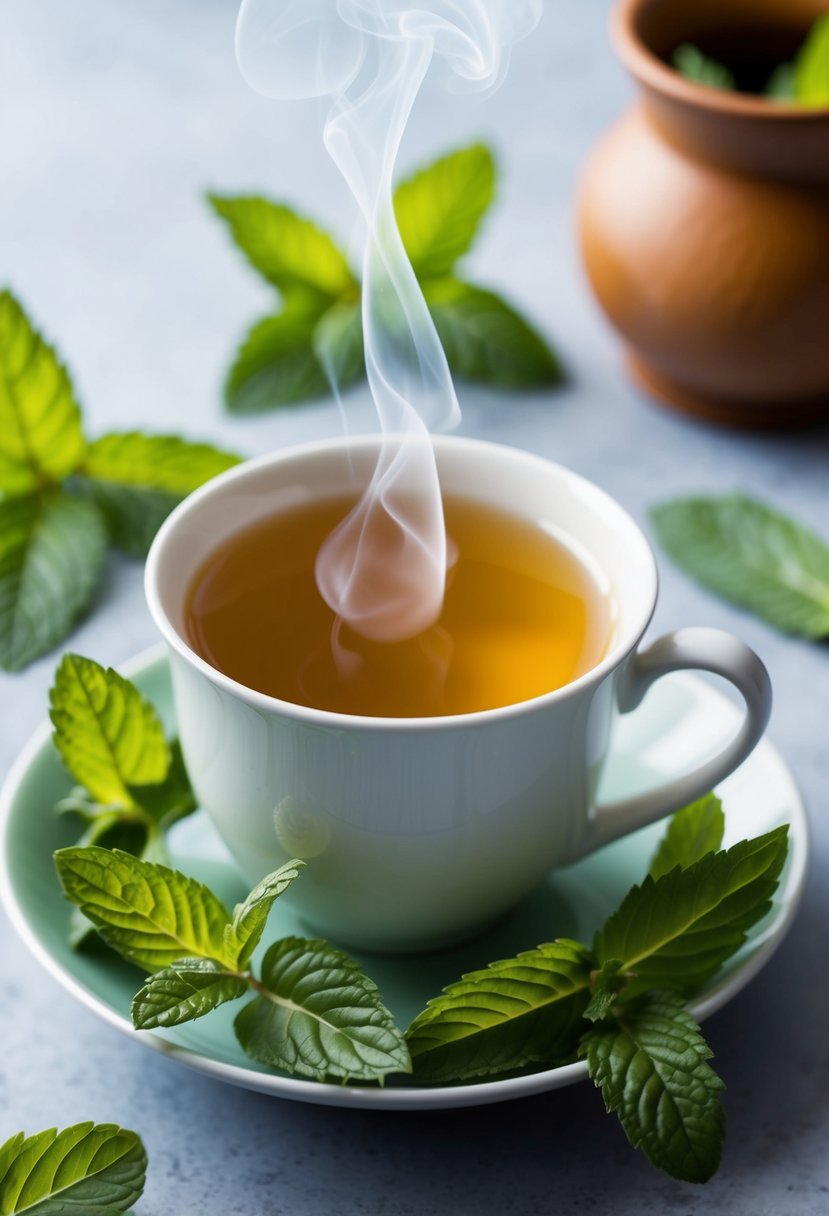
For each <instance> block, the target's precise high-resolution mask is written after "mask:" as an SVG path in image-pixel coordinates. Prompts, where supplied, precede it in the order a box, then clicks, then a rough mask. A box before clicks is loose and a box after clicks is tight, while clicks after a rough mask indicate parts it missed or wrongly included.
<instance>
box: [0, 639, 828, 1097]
mask: <svg viewBox="0 0 829 1216" xmlns="http://www.w3.org/2000/svg"><path fill="white" fill-rule="evenodd" d="M125 674H127V675H129V676H130V677H131V678H132V679H134V680H135V681H136V683H137V684H138V685H139V686H140V688H141V689H142V690H143V691H144V692H145V693H146V695H147V696H148V697H149V698H150V700H151V701H153V703H154V704H155V705H156V706H157V707H158V709H159V711H160V712H161V714H162V716H163V718H164V719H165V721H166V723H167V724H168V726H169V728H170V729H171V730H172V729H174V714H173V708H172V698H171V690H170V682H169V673H168V668H167V662H166V659H165V658H164V656H163V654H162V653H160V651H159V650H158V649H155V650H153V651H152V652H151V653H150V654H146V655H142V656H140V657H139V658H138V659H136V660H134V661H133V662H132V663H131V664H129V665H128V666H127V667H126V668H125ZM700 710H702V711H703V712H702V715H701V716H700ZM691 715H693V716H694V718H695V727H696V729H694V730H689V729H687V727H688V722H687V719H688V718H689V717H690V716H691ZM738 718H739V715H738V714H737V712H736V710H735V708H734V706H733V705H732V704H731V702H729V701H727V700H726V699H725V698H724V697H723V696H722V695H720V694H719V693H717V692H715V691H714V690H713V689H711V688H710V687H708V685H706V684H705V683H703V682H702V680H700V679H699V678H697V677H694V676H689V675H677V676H670V677H666V678H664V679H662V680H660V681H659V682H658V683H657V684H656V685H655V686H654V688H653V689H652V691H651V692H649V693H648V696H647V698H646V700H645V702H644V704H643V705H642V707H641V709H639V710H638V711H637V712H636V713H634V714H631V715H629V716H628V717H627V718H623V719H621V720H620V722H619V724H618V727H617V731H616V735H615V738H614V742H613V749H612V751H613V754H612V758H611V760H610V761H609V762H608V765H607V768H606V771H605V775H604V779H603V785H602V791H601V792H602V796H603V797H604V798H610V797H620V796H623V795H625V794H628V793H631V792H635V791H636V790H637V789H640V790H641V789H644V788H647V786H649V785H653V784H656V783H658V782H659V781H661V780H664V778H665V776H666V775H670V774H673V773H674V772H676V771H678V770H680V769H682V768H686V767H691V766H692V765H693V764H696V763H698V762H699V761H700V759H702V758H704V756H705V755H706V754H707V753H710V752H711V751H712V750H713V749H714V748H716V747H717V745H718V744H719V743H721V741H722V739H723V737H724V735H725V733H726V732H727V731H728V729H729V728H730V726H732V725H733V726H734V727H736V724H737V721H738ZM49 736H50V728H49V726H48V724H44V726H43V727H42V728H41V729H40V730H39V731H38V732H37V734H36V735H35V736H34V738H33V739H32V740H31V742H30V744H29V745H28V747H27V748H26V749H25V751H24V753H23V754H22V756H21V757H20V759H19V760H18V762H17V764H16V765H15V766H14V768H13V770H12V772H11V773H10V774H9V777H8V780H7V782H6V785H5V788H4V790H3V794H2V798H1V799H0V831H2V840H1V841H0V843H1V844H2V855H1V856H0V893H2V896H3V900H4V902H5V906H6V909H7V911H8V913H9V916H10V918H11V920H12V922H13V924H14V925H15V927H16V928H17V930H18V932H19V933H20V935H21V937H22V938H23V940H24V941H25V942H26V944H27V945H28V946H29V947H30V949H31V951H32V953H33V954H34V955H35V957H36V958H37V959H39V960H40V962H41V963H42V964H43V965H44V967H45V968H46V969H47V970H48V971H49V972H51V974H52V975H53V976H54V977H55V978H56V979H57V980H58V981H59V982H60V983H61V984H63V986H64V987H65V988H67V989H68V990H69V991H70V992H71V993H73V994H74V995H75V996H76V997H77V998H78V999H79V1000H80V1001H82V1002H83V1003H84V1004H85V1005H86V1006H88V1008H89V1009H91V1010H93V1012H95V1013H97V1014H98V1015H99V1016H100V1017H102V1018H104V1019H105V1020H106V1021H107V1022H110V1023H111V1024H112V1025H113V1026H117V1027H118V1028H119V1029H120V1030H123V1031H124V1032H125V1033H126V1034H128V1035H129V1036H130V1038H131V1039H133V1041H134V1042H137V1043H143V1044H144V1045H145V1046H148V1047H153V1048H155V1049H156V1050H157V1051H163V1052H165V1053H166V1054H167V1055H169V1056H172V1057H173V1058H174V1059H176V1060H179V1061H181V1062H182V1063H184V1064H188V1065H189V1066H190V1067H192V1068H197V1069H199V1070H200V1071H202V1072H206V1073H208V1074H210V1075H211V1076H214V1077H219V1078H221V1079H222V1080H225V1081H231V1082H233V1083H234V1084H237V1085H244V1086H247V1087H248V1088H250V1089H256V1090H260V1091H262V1092H264V1093H272V1094H276V1095H279V1096H280V1097H284V1098H294V1099H297V1100H300V1101H305V1102H319V1103H325V1104H329V1105H334V1106H354V1107H365V1108H368V1107H383V1108H396V1109H398V1110H400V1109H427V1108H430V1107H451V1106H472V1105H478V1104H483V1103H489V1102H500V1101H503V1100H505V1099H507V1098H518V1097H522V1096H525V1095H528V1094H534V1093H539V1092H541V1091H543V1090H547V1089H555V1088H557V1087H559V1086H562V1085H568V1084H570V1083H571V1082H573V1081H578V1080H581V1079H582V1078H583V1077H584V1076H585V1075H586V1073H585V1069H584V1065H582V1064H569V1065H566V1066H565V1067H561V1068H551V1069H546V1070H543V1071H539V1072H535V1073H532V1074H530V1075H525V1076H520V1077H509V1078H504V1079H502V1080H495V1081H491V1080H490V1081H484V1082H480V1083H478V1084H468V1085H457V1086H446V1087H442V1088H429V1089H427V1088H416V1087H414V1086H412V1085H411V1084H409V1083H405V1082H404V1083H401V1084H397V1083H394V1082H392V1081H390V1082H389V1084H388V1085H387V1086H386V1087H385V1088H384V1089H379V1088H370V1087H365V1088H360V1087H357V1086H354V1087H351V1086H342V1085H323V1084H319V1083H317V1082H314V1081H306V1080H298V1079H295V1078H292V1077H288V1076H284V1075H281V1074H278V1073H274V1072H269V1071H267V1070H265V1069H264V1068H262V1067H261V1066H259V1065H257V1064H256V1063H254V1062H253V1061H252V1060H250V1059H248V1057H247V1056H245V1055H244V1053H243V1052H242V1050H241V1048H240V1047H239V1046H238V1044H237V1043H236V1040H235V1038H234V1035H233V1028H232V1022H233V1017H234V1015H235V1008H234V1006H233V1005H226V1006H224V1007H223V1008H222V1009H219V1010H217V1011H216V1012H215V1013H213V1014H211V1015H210V1016H209V1017H207V1018H205V1019H203V1020H202V1021H198V1022H193V1023H190V1024H188V1025H185V1026H181V1027H178V1028H177V1029H175V1030H171V1031H166V1032H136V1031H134V1030H133V1029H132V1026H131V1023H130V1019H129V1009H130V1001H131V998H132V996H133V995H134V993H135V992H136V991H137V989H138V988H139V987H140V984H141V978H142V977H141V973H140V972H138V971H136V970H134V969H133V968H131V967H129V966H127V965H126V964H125V963H122V962H120V960H118V959H117V957H116V956H114V955H111V954H109V953H108V952H90V953H76V952H74V951H73V950H71V949H70V947H69V946H68V945H67V926H68V920H69V905H68V904H67V903H66V902H65V901H64V900H63V898H62V896H61V893H60V890H59V887H58V882H57V878H56V876H55V872H54V868H53V865H52V851H53V850H54V849H56V848H60V847H62V846H63V845H67V844H71V843H74V840H75V839H76V837H77V825H73V824H72V823H71V822H69V821H68V817H66V816H58V815H57V814H55V812H54V811H53V809H52V808H53V807H54V805H55V803H56V801H57V800H58V799H59V798H61V797H62V796H63V795H65V794H66V792H67V790H68V789H69V786H70V784H71V782H70V780H69V778H68V777H67V775H66V773H65V772H64V770H63V768H62V766H61V763H60V761H59V760H58V757H57V754H56V753H55V751H54V749H53V747H52V744H51V741H50V737H49ZM718 793H719V794H720V796H721V797H722V799H723V802H724V805H725V809H726V821H727V828H726V843H727V844H728V843H732V842H733V841H735V840H739V839H741V838H743V837H745V836H750V835H759V834H760V833H762V832H765V831H768V830H769V829H770V828H772V827H774V826H776V825H777V824H780V823H789V824H790V825H791V848H790V854H789V860H788V863H787V866H786V870H785V872H784V875H783V878H782V881H781V884H780V888H779V889H778V891H777V894H776V895H775V897H774V905H773V908H772V910H771V912H770V913H769V914H768V916H767V917H766V918H765V919H764V921H763V922H762V923H761V924H760V925H758V926H756V928H755V930H754V931H753V932H752V935H751V939H750V941H749V942H747V943H746V945H745V946H744V947H743V949H742V950H741V951H740V952H739V953H738V954H737V955H736V956H735V957H734V958H733V959H731V960H730V961H729V963H728V964H727V966H726V967H725V968H724V969H723V970H722V972H721V973H720V974H719V975H718V976H717V977H716V978H715V979H714V980H713V981H712V982H711V984H709V985H708V987H707V988H706V989H705V991H704V992H703V993H702V994H701V995H700V996H698V997H697V998H696V999H695V1001H694V1002H693V1004H692V1006H691V1008H692V1009H693V1011H694V1013H695V1014H696V1016H697V1017H700V1018H702V1017H705V1016H707V1015H708V1014H709V1013H712V1012H713V1011H714V1010H715V1009H718V1008H719V1007H720V1006H721V1005H723V1004H724V1003H725V1002H726V1001H728V1000H730V999H731V997H733V996H734V995H735V994H736V993H737V992H739V990H740V989H741V988H742V987H743V986H744V985H745V984H747V983H748V981H749V980H750V979H751V978H752V977H753V976H754V975H756V973H757V972H758V971H759V969H760V968H761V967H762V966H763V964H764V963H766V962H767V961H768V959H769V957H770V956H771V954H772V952H773V951H774V949H775V948H776V947H777V945H779V943H780V941H781V940H782V938H783V937H784V935H785V933H786V931H787V930H788V928H789V926H790V925H791V923H792V919H793V917H794V914H795V911H796V908H797V904H798V901H799V898H800V895H801V892H802V889H803V884H804V880H805V875H806V867H807V861H808V854H809V834H808V828H807V823H806V817H805V812H804V809H803V805H802V802H801V799H800V795H799V793H798V791H797V788H796V786H795V784H794V782H793V780H792V778H791V775H790V773H789V771H788V769H787V768H786V765H785V764H784V763H783V761H782V759H781V758H780V756H779V755H778V753H777V752H776V751H775V749H774V748H773V747H772V746H771V745H770V744H769V743H761V744H760V746H759V747H758V748H757V750H756V751H755V752H754V754H753V755H752V756H751V757H750V758H749V759H748V760H747V761H746V762H745V764H743V765H742V767H741V768H740V769H739V770H738V771H737V772H736V773H735V774H733V776H732V777H730V778H729V779H728V780H727V781H725V782H724V783H723V785H722V786H721V787H720V789H719V790H718ZM660 834H661V828H660V826H659V825H656V826H655V827H651V828H646V829H645V830H643V831H641V832H638V833H636V834H635V835H632V836H629V837H627V838H626V839H624V840H621V841H618V842H617V843H615V844H613V845H610V846H608V847H607V848H605V849H603V850H601V851H600V852H598V853H595V854H593V855H592V856H591V857H588V858H586V859H585V860H584V861H581V862H579V863H578V864H577V865H574V866H570V867H568V868H567V869H565V870H560V871H558V873H556V874H555V875H552V876H551V877H550V878H549V880H548V881H547V883H546V884H545V885H544V887H543V888H542V889H541V890H539V891H538V892H536V894H535V895H533V896H532V897H531V898H530V899H529V900H527V901H526V902H525V903H524V904H523V905H522V906H521V907H520V908H518V909H517V910H516V911H515V912H514V913H512V915H511V916H509V917H508V918H507V919H506V920H504V921H502V922H501V924H499V925H498V926H497V927H496V928H495V929H493V930H492V931H491V932H489V933H488V934H487V935H486V936H485V937H482V938H478V939H477V940H476V941H474V942H472V943H470V944H469V945H467V946H464V947H462V948H460V949H454V950H449V951H444V952H441V953H435V954H430V955H422V956H419V957H416V958H402V959H394V958H387V957H378V956H364V958H363V959H362V962H363V964H364V966H365V968H366V970H367V971H368V973H369V974H370V975H371V976H372V978H373V979H374V980H375V981H376V982H377V983H378V985H379V987H380V991H381V993H382V994H383V997H384V999H385V1001H386V1003H387V1004H388V1005H389V1007H390V1008H391V1010H392V1011H393V1013H394V1014H395V1016H396V1017H397V1019H398V1022H399V1023H400V1024H401V1025H406V1024H407V1023H408V1021H409V1020H410V1019H411V1018H412V1017H413V1016H414V1014H415V1013H417V1012H418V1011H419V1010H420V1009H421V1008H422V1007H423V1005H424V1004H425V1002H426V1001H427V999H428V998H429V997H431V996H434V995H436V994H437V993H438V992H439V991H440V989H441V988H442V987H443V985H444V984H447V983H449V982H451V981H452V980H454V979H456V978H458V977H459V976H460V975H461V973H462V972H464V971H468V970H470V969H472V968H475V967H482V966H485V965H486V964H487V963H489V962H492V961H494V960H495V959H498V958H505V957H509V956H510V955H512V954H514V953H516V952H517V951H519V950H524V949H529V948H531V947H533V946H535V945H537V944H538V943H539V942H542V941H549V940H551V939H552V938H555V937H575V938H580V939H581V940H584V941H589V940H590V938H591V935H592V933H593V931H594V930H595V929H596V928H597V927H598V926H599V925H600V924H601V923H602V921H603V920H604V918H605V917H606V916H607V915H608V913H609V912H611V911H612V910H613V909H614V908H615V906H616V905H617V903H618V902H619V900H620V898H621V897H622V896H623V895H624V893H625V892H626V891H627V889H628V888H629V887H630V886H631V885H632V884H633V883H635V882H638V881H640V880H641V879H642V878H643V877H644V875H645V873H646V872H647V868H648V863H649V859H650V856H651V854H652V851H653V849H654V847H655V844H656V842H657V840H658V839H659V836H660ZM170 845H171V851H172V853H173V857H174V861H175V864H176V865H177V866H178V867H180V868H181V869H182V870H185V871H186V872H188V873H191V874H195V875H197V876H198V877H199V878H201V879H203V880H204V881H206V882H208V883H210V885H211V886H213V887H214V888H215V889H216V890H217V891H218V893H219V894H220V895H221V896H223V897H224V899H225V900H226V901H227V902H230V903H232V902H233V901H234V900H236V899H239V898H241V897H242V896H243V895H244V893H245V888H244V886H243V884H242V883H241V881H240V880H239V878H238V877H237V875H236V873H235V871H234V869H233V866H232V863H231V862H230V861H229V859H228V856H227V854H226V852H225V850H224V847H223V845H222V844H221V842H220V841H219V839H218V837H217V836H216V834H215V832H214V831H213V829H212V827H211V825H210V823H209V822H208V821H207V819H206V818H205V817H204V816H203V815H202V814H197V815H194V816H193V817H192V818H191V819H188V820H185V821H183V822H182V823H181V824H180V825H179V826H178V828H177V829H176V831H175V832H174V834H173V836H172V839H171V841H170ZM292 933H299V934H302V935H307V934H308V930H307V929H306V928H305V926H304V925H303V924H302V923H301V922H300V921H298V920H297V918H296V917H295V916H294V914H293V913H292V912H291V911H290V910H289V909H288V908H286V907H285V905H284V904H281V903H277V904H276V905H275V907H274V910H273V912H272V914H271V917H270V921H269V923H268V928H267V932H266V943H267V942H270V941H272V940H274V939H276V938H279V937H284V936H286V935H287V934H292Z"/></svg>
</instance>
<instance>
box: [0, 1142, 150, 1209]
mask: <svg viewBox="0 0 829 1216" xmlns="http://www.w3.org/2000/svg"><path fill="white" fill-rule="evenodd" d="M146 1173H147V1154H146V1152H145V1150H144V1146H143V1144H142V1143H141V1140H140V1138H139V1137H138V1135H137V1134H136V1133H135V1132H132V1131H128V1130H127V1129H126V1128H123V1127H117V1126H116V1125H115V1124H114V1123H98V1124H95V1123H76V1124H75V1125H74V1126H73V1127H67V1128H64V1129H63V1131H58V1130H57V1129H56V1128H50V1129H49V1130H47V1131H43V1132H38V1133H37V1134H36V1135H33V1136H27V1135H26V1134H25V1132H18V1133H17V1135H14V1136H12V1137H11V1138H10V1139H9V1140H7V1141H6V1143H5V1144H4V1145H2V1147H0V1212H2V1213H4V1216H18V1214H20V1216H22V1214H23V1213H25V1212H31V1213H37V1216H70V1213H73V1214H75V1216H122V1214H123V1213H124V1212H126V1211H127V1210H128V1209H129V1208H131V1207H132V1205H133V1204H134V1203H135V1201H136V1200H137V1199H140V1197H141V1195H142V1193H143V1190H144V1182H145V1178H146Z"/></svg>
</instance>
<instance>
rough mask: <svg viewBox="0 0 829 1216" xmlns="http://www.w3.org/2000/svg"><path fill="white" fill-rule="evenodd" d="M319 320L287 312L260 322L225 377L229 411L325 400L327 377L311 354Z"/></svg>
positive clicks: (258, 410) (252, 411)
mask: <svg viewBox="0 0 829 1216" xmlns="http://www.w3.org/2000/svg"><path fill="white" fill-rule="evenodd" d="M317 321H318V318H317V317H315V316H313V315H309V314H308V313H306V312H305V311H302V310H299V311H294V310H292V309H290V308H289V309H286V310H285V311H284V312H279V313H276V315H275V316H272V317H265V319H264V320H262V321H258V322H257V323H256V324H255V325H254V326H253V328H252V329H251V330H250V332H249V333H248V335H247V337H246V338H245V340H244V342H243V343H242V345H241V347H240V348H239V350H238V352H237V354H236V359H235V361H234V364H233V366H232V367H231V369H230V371H229V373H228V377H227V381H226V383H225V404H226V405H227V407H228V409H229V410H231V411H232V412H233V413H234V414H257V413H261V412H262V411H263V410H270V409H277V408H280V407H281V406H284V405H295V404H297V403H298V402H301V401H309V400H313V399H315V398H318V397H324V396H326V394H327V393H328V391H329V384H328V378H327V376H326V374H325V371H324V370H323V368H322V365H321V364H320V361H319V359H318V358H317V355H316V352H315V350H314V331H315V329H316V326H317Z"/></svg>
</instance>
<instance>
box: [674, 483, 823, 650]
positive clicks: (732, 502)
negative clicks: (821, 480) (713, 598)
mask: <svg viewBox="0 0 829 1216" xmlns="http://www.w3.org/2000/svg"><path fill="white" fill-rule="evenodd" d="M651 519H652V520H653V523H654V527H655V529H656V535H657V537H658V539H659V542H660V544H661V545H662V547H663V549H664V550H665V551H666V553H668V554H669V556H670V557H671V558H673V560H674V561H675V562H676V564H677V565H678V566H680V567H681V568H682V569H683V570H685V571H686V572H687V573H688V574H690V575H691V576H692V577H693V578H695V579H696V580H697V581H698V582H700V583H702V585H703V586H705V587H709V588H710V589H711V590H712V591H715V592H717V594H718V595H721V596H723V598H724V599H727V600H731V601H733V602H734V603H735V604H740V605H741V606H742V607H744V608H748V609H750V610H751V611H752V612H755V613H757V615H758V616H761V617H763V618H764V619H765V620H767V621H769V623H770V624H772V625H775V626H776V627H777V628H778V629H781V630H782V631H783V632H784V633H794V634H801V635H802V636H804V637H808V638H822V637H827V636H829V545H827V544H826V543H825V542H824V541H823V540H821V538H820V537H818V536H816V535H815V534H814V533H813V532H810V531H809V530H808V529H806V528H804V527H803V526H802V525H800V524H798V523H796V522H795V521H794V520H793V519H789V518H788V517H787V516H785V515H781V514H780V513H779V512H777V511H774V510H772V508H771V507H768V506H766V505H765V504H764V503H762V502H758V501H756V500H755V499H752V498H746V497H745V496H744V495H742V494H731V495H728V496H726V497H724V498H679V499H675V500H674V501H673V502H667V503H663V504H661V505H660V506H657V507H655V508H654V509H653V510H652V511H651Z"/></svg>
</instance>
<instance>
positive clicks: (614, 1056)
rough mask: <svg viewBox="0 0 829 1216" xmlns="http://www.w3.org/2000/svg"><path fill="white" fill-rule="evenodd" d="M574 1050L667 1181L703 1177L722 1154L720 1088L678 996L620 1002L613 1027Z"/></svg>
mask: <svg viewBox="0 0 829 1216" xmlns="http://www.w3.org/2000/svg"><path fill="white" fill-rule="evenodd" d="M579 1054H580V1055H581V1056H582V1058H583V1059H585V1060H586V1061H587V1068H588V1071H589V1073H590V1077H591V1079H592V1080H593V1082H594V1084H595V1085H596V1086H597V1087H598V1088H599V1089H601V1091H602V1096H603V1098H604V1101H605V1106H606V1107H607V1110H608V1111H615V1113H616V1114H617V1115H618V1116H619V1120H620V1122H621V1124H622V1127H623V1128H624V1129H625V1134H626V1135H627V1138H628V1140H629V1141H630V1143H631V1144H632V1145H633V1147H634V1148H641V1150H642V1152H643V1153H644V1154H645V1156H646V1157H647V1158H648V1160H649V1161H650V1162H651V1164H652V1165H655V1166H656V1167H657V1168H658V1169H661V1170H664V1171H665V1172H666V1173H667V1174H670V1175H671V1177H672V1178H679V1179H681V1180H683V1181H685V1182H707V1180H708V1179H709V1178H710V1177H711V1176H712V1174H714V1173H715V1172H716V1170H717V1168H718V1166H719V1164H720V1159H721V1157H722V1145H723V1138H724V1135H725V1112H724V1110H723V1107H722V1102H721V1101H720V1094H721V1092H722V1090H723V1089H724V1085H723V1083H722V1081H721V1080H720V1078H719V1077H718V1076H717V1074H716V1073H715V1072H714V1070H713V1069H712V1068H711V1066H710V1064H709V1063H708V1060H709V1059H710V1058H711V1054H712V1053H711V1051H710V1049H709V1047H708V1045H707V1044H706V1042H705V1040H704V1039H703V1037H702V1035H701V1033H700V1030H699V1027H698V1026H697V1024H696V1022H695V1021H694V1019H693V1018H692V1017H691V1015H690V1014H689V1013H687V1012H686V1011H685V1010H684V1009H683V1007H682V1001H681V1000H680V998H679V997H677V996H676V995H675V994H673V993H669V992H662V993H652V994H650V995H649V996H647V997H645V998H644V999H642V1000H641V1001H639V1002H637V1003H635V1004H633V1005H626V1006H625V1007H624V1009H623V1011H622V1012H621V1013H620V1014H619V1015H618V1020H617V1022H616V1023H615V1024H613V1025H607V1026H597V1027H595V1028H594V1029H592V1030H589V1031H588V1032H587V1033H586V1034H585V1035H584V1037H583V1039H582V1041H581V1045H580V1048H579Z"/></svg>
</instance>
